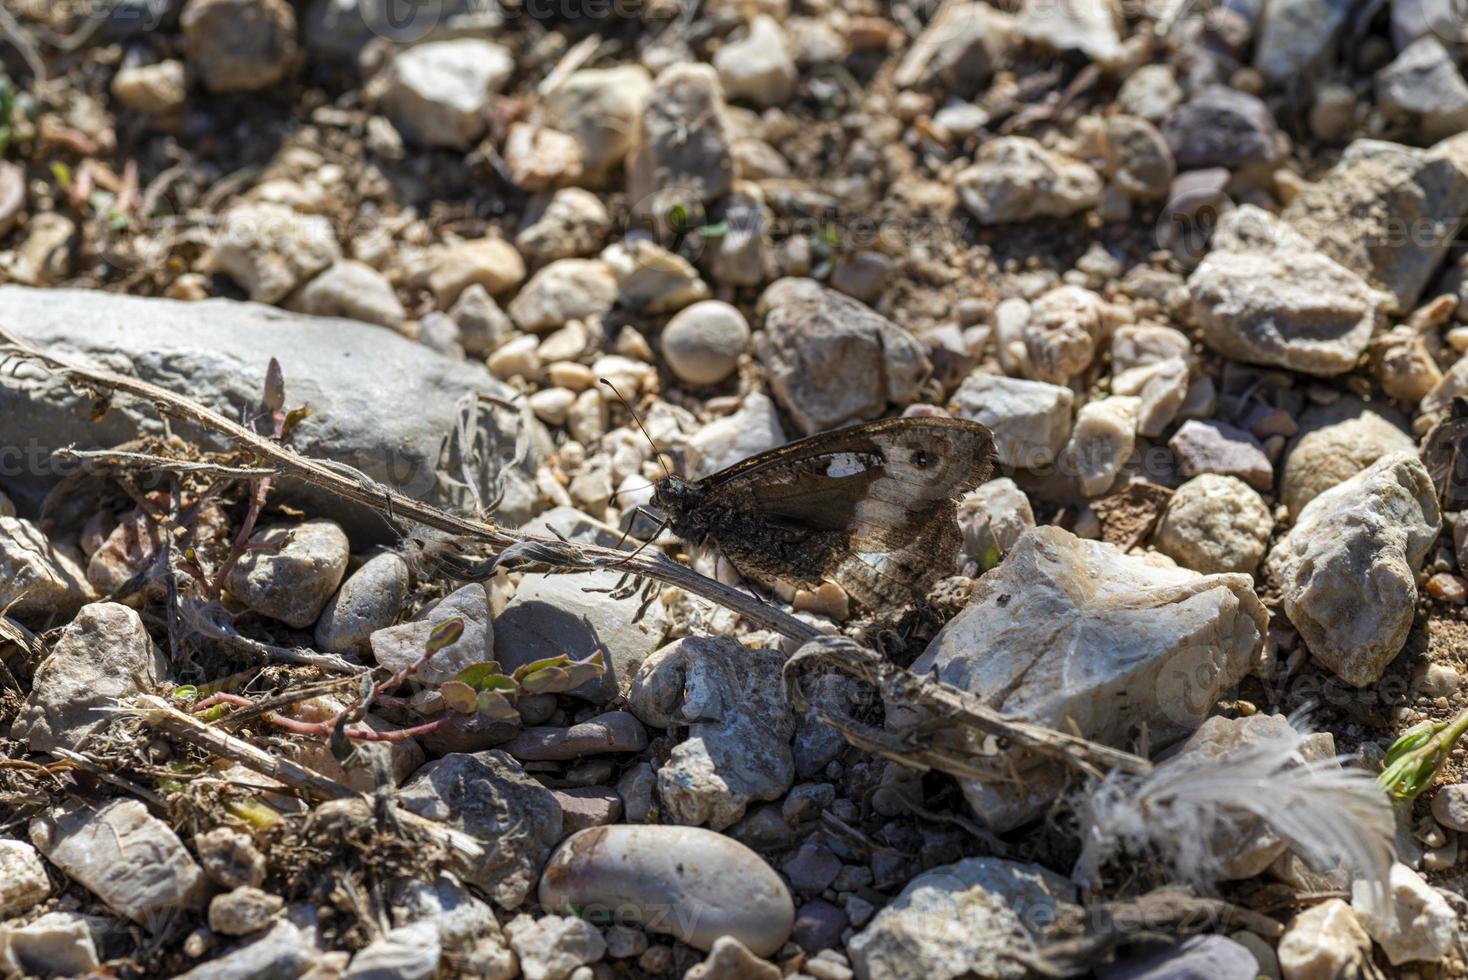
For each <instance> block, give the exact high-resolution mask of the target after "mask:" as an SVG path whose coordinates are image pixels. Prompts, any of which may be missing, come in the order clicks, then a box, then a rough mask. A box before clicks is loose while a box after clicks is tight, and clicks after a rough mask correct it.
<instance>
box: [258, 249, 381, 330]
mask: <svg viewBox="0 0 1468 980" xmlns="http://www.w3.org/2000/svg"><path fill="white" fill-rule="evenodd" d="M286 306H287V308H289V309H292V310H295V311H296V312H297V313H310V314H312V315H313V316H344V317H350V318H351V319H353V320H361V321H363V322H364V323H375V324H377V325H378V326H380V327H389V328H391V329H393V330H401V329H402V327H403V321H404V320H405V319H406V318H407V315H408V314H407V311H405V310H404V309H403V303H402V301H401V300H399V299H398V295H397V293H396V292H395V291H394V290H393V287H392V283H390V282H388V281H387V277H385V276H384V275H383V274H382V273H380V272H378V271H377V270H376V269H374V268H372V266H370V265H367V264H366V263H364V262H355V261H353V260H351V259H338V260H337V261H336V262H334V263H332V265H331V267H330V268H328V269H327V270H326V271H325V272H323V273H321V274H320V275H319V276H316V277H315V278H313V279H312V280H311V281H310V282H308V283H306V284H305V285H304V286H302V287H301V288H300V289H298V290H297V291H296V292H295V293H294V294H292V295H291V297H290V298H289V300H288V301H287V303H286Z"/></svg>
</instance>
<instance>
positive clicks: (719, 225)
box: [698, 221, 729, 238]
mask: <svg viewBox="0 0 1468 980" xmlns="http://www.w3.org/2000/svg"><path fill="white" fill-rule="evenodd" d="M698 233H699V234H700V235H702V236H703V237H704V238H723V237H724V236H725V235H727V234H729V222H727V221H718V222H715V223H714V224H711V225H704V226H703V227H701V228H699V229H698Z"/></svg>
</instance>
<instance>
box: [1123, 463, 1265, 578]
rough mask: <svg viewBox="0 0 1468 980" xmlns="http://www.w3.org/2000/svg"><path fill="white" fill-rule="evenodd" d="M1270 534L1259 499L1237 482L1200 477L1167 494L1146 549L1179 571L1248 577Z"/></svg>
mask: <svg viewBox="0 0 1468 980" xmlns="http://www.w3.org/2000/svg"><path fill="white" fill-rule="evenodd" d="M1273 530H1274V515H1273V514H1272V513H1271V512H1270V509H1269V505H1268V504H1266V503H1265V502H1264V498H1263V497H1261V496H1259V494H1258V493H1257V492H1255V491H1254V489H1253V488H1252V487H1250V486H1249V485H1248V484H1246V483H1244V482H1243V481H1242V480H1240V479H1238V478H1237V477H1232V476H1222V475H1218V474H1212V473H1205V474H1203V475H1201V476H1195V477H1193V478H1192V479H1191V480H1188V481H1187V482H1186V483H1184V484H1183V485H1182V486H1180V487H1178V489H1177V493H1175V494H1173V497H1172V500H1171V501H1170V502H1169V503H1168V505H1167V510H1166V511H1165V512H1164V513H1163V515H1162V519H1161V521H1160V522H1159V523H1158V525H1157V530H1156V532H1154V534H1153V537H1152V543H1153V545H1154V547H1156V548H1157V550H1158V551H1160V552H1162V553H1163V554H1164V555H1167V556H1168V557H1169V558H1172V559H1173V560H1174V561H1176V562H1177V563H1178V564H1179V565H1182V566H1183V567H1184V568H1191V569H1192V570H1193V571H1195V572H1202V573H1203V574H1205V575H1213V574H1216V573H1219V572H1242V573H1244V574H1245V575H1252V574H1254V570H1255V569H1256V568H1258V567H1259V562H1260V561H1262V560H1263V558H1264V552H1265V551H1266V549H1267V546H1268V544H1269V536H1270V533H1271V532H1272V531H1273Z"/></svg>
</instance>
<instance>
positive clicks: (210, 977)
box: [175, 921, 346, 980]
mask: <svg viewBox="0 0 1468 980" xmlns="http://www.w3.org/2000/svg"><path fill="white" fill-rule="evenodd" d="M338 955H340V954H338ZM333 958H335V957H330V956H323V955H322V954H321V952H320V950H319V949H317V947H316V943H315V941H314V940H313V939H312V938H311V937H310V936H308V935H307V934H306V932H305V931H303V930H302V929H299V928H297V927H296V926H295V925H294V924H293V923H291V922H287V921H277V922H276V923H275V925H274V926H272V927H271V928H270V930H269V931H268V932H266V933H265V935H263V936H261V937H260V938H259V939H256V940H255V941H254V942H250V943H246V944H245V945H242V946H237V947H235V948H234V949H233V950H231V951H229V952H227V953H225V954H224V955H222V956H219V957H216V958H214V959H212V960H209V961H208V962H206V963H202V964H200V965H199V966H197V967H195V968H194V969H192V970H189V971H188V972H187V973H180V974H179V975H178V976H177V977H176V978H175V980H243V978H247V977H289V976H297V977H299V976H304V975H307V973H308V971H309V970H310V969H311V968H312V967H313V966H316V965H317V964H320V965H321V966H322V968H323V970H327V971H330V972H333V973H338V972H340V968H341V967H345V966H346V963H345V957H341V959H342V962H341V963H340V965H339V966H337V967H332V966H328V964H329V963H330V962H331V959H333Z"/></svg>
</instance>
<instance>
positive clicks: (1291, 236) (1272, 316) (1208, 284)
mask: <svg viewBox="0 0 1468 980" xmlns="http://www.w3.org/2000/svg"><path fill="white" fill-rule="evenodd" d="M1188 289H1189V291H1190V292H1191V294H1192V302H1193V312H1194V314H1195V315H1196V316H1197V318H1198V322H1199V324H1200V325H1201V326H1202V328H1203V338H1204V340H1205V342H1206V343H1207V344H1208V346H1210V347H1212V348H1213V349H1214V350H1216V351H1218V352H1219V353H1221V354H1223V355H1224V356H1226V357H1232V358H1236V359H1238V360H1243V361H1248V362H1251V363H1255V364H1268V365H1275V366H1279V367H1285V368H1290V369H1291V370H1295V371H1304V372H1307V373H1310V374H1316V375H1334V374H1340V373H1341V372H1343V371H1349V370H1351V369H1352V368H1354V367H1355V366H1356V361H1357V359H1358V358H1359V357H1360V356H1361V354H1362V353H1363V352H1364V351H1365V350H1366V344H1367V342H1368V341H1369V340H1370V338H1371V334H1372V332H1373V330H1374V329H1375V326H1376V322H1377V318H1378V317H1379V315H1380V313H1381V310H1382V307H1383V305H1384V301H1385V297H1384V296H1383V295H1382V294H1381V293H1379V292H1378V291H1376V290H1374V289H1371V288H1370V287H1368V286H1367V284H1366V283H1365V282H1363V281H1362V280H1361V278H1360V277H1359V276H1358V275H1356V274H1355V273H1354V272H1352V271H1350V270H1349V269H1347V268H1345V267H1344V266H1342V265H1341V264H1339V263H1338V262H1336V261H1335V260H1334V259H1332V258H1330V257H1328V256H1326V255H1324V254H1321V253H1320V252H1317V251H1314V250H1313V249H1312V248H1311V246H1310V245H1309V243H1308V242H1306V241H1305V240H1304V239H1302V238H1301V237H1300V236H1299V235H1298V234H1296V233H1295V232H1293V231H1292V230H1290V229H1289V228H1288V226H1286V225H1284V224H1282V223H1281V222H1280V221H1279V219H1277V218H1275V217H1273V216H1272V215H1270V214H1268V212H1265V211H1262V210H1260V209H1258V208H1255V207H1252V206H1245V207H1241V208H1238V209H1237V210H1235V211H1233V212H1230V213H1229V214H1227V215H1225V216H1224V217H1223V218H1222V219H1221V220H1220V221H1219V225H1218V230H1217V232H1215V235H1214V247H1213V251H1211V252H1210V253H1209V254H1208V256H1207V258H1205V259H1204V260H1203V262H1202V263H1201V264H1199V266H1198V268H1197V269H1196V270H1195V271H1194V272H1193V274H1192V276H1191V277H1190V278H1189V279H1188Z"/></svg>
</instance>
